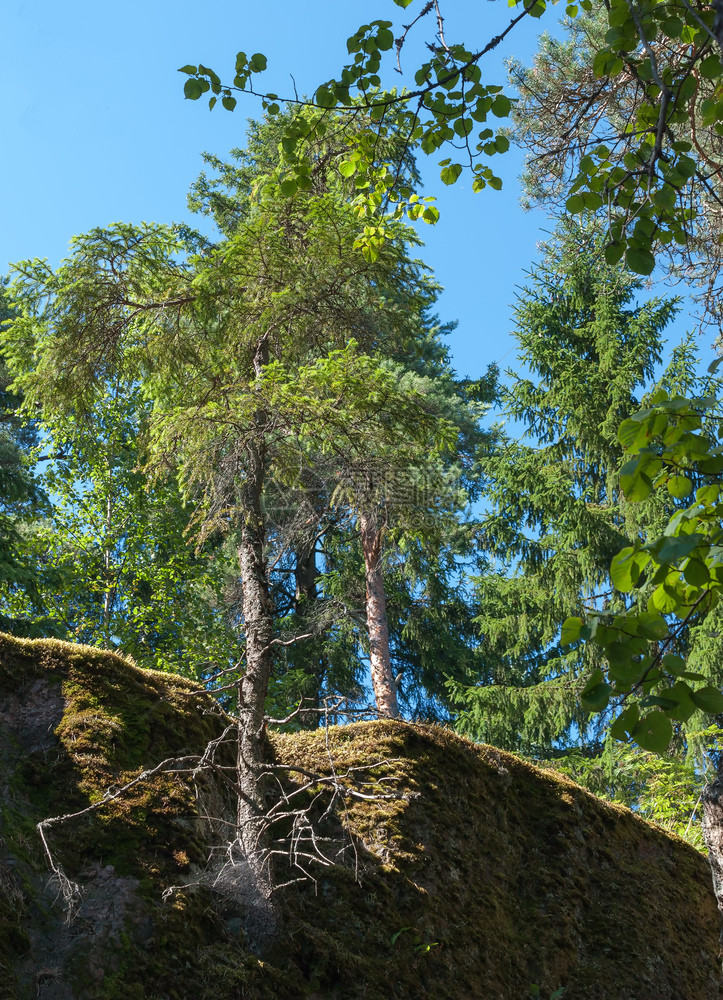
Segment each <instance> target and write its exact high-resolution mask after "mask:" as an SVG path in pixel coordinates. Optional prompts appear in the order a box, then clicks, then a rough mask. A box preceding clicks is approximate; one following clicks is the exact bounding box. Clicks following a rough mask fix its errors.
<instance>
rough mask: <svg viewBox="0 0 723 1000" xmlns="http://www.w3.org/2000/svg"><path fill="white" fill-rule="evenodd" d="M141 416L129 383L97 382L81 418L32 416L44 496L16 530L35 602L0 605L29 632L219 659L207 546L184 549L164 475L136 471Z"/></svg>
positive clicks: (220, 624)
mask: <svg viewBox="0 0 723 1000" xmlns="http://www.w3.org/2000/svg"><path fill="white" fill-rule="evenodd" d="M148 417H149V410H148V407H147V405H146V404H144V402H143V400H142V398H141V396H140V393H139V391H138V389H137V387H134V386H132V385H123V384H120V385H119V384H116V385H113V386H111V385H108V386H106V387H104V388H103V389H102V390H100V391H99V392H98V394H97V395H96V400H95V405H94V407H93V411H92V413H89V414H88V416H87V417H86V418H84V419H82V420H79V419H73V418H72V417H71V419H69V420H67V419H66V420H63V419H61V418H58V417H56V418H55V419H52V418H51V419H49V420H47V421H46V422H44V423H41V424H40V432H41V435H42V444H43V447H42V450H43V452H44V457H45V456H48V457H45V460H44V461H43V463H42V473H41V483H42V486H43V488H44V489H45V490H46V492H47V494H48V496H49V498H50V502H49V504H48V506H47V510H46V511H45V517H43V518H42V519H35V520H28V521H27V522H26V524H25V526H24V548H25V551H26V553H27V556H28V558H30V559H32V560H33V561H34V562H35V563H36V564H37V565H38V566H39V567H40V575H41V580H40V582H39V586H38V594H37V603H39V605H40V608H39V609H34V607H33V602H32V601H31V600H29V598H28V597H27V595H25V594H23V593H21V592H18V591H17V590H16V589H13V588H10V587H3V588H2V590H1V591H0V602H1V603H0V607H2V608H3V609H4V612H5V614H7V615H10V616H11V617H12V618H14V619H18V620H21V621H27V622H28V624H29V627H31V628H32V627H34V628H35V629H36V630H38V631H43V630H44V631H48V630H50V631H52V633H53V634H55V635H58V636H61V637H63V638H69V639H70V638H72V639H74V640H75V641H78V642H83V643H88V644H91V645H98V646H101V647H104V648H115V649H120V650H123V651H124V652H127V653H130V654H132V655H133V656H134V658H135V659H136V661H137V662H138V663H140V664H142V665H144V666H149V667H155V668H156V669H169V670H173V671H175V672H178V673H188V672H191V671H192V670H193V667H192V666H191V665H192V664H198V665H201V664H204V663H206V664H213V663H221V664H222V663H224V662H225V661H226V660H227V658H228V656H229V652H230V650H232V649H233V644H234V638H233V630H232V628H231V622H230V620H229V617H228V615H227V614H226V613H225V609H224V607H223V599H222V589H223V584H224V578H225V574H226V573H228V572H229V567H228V565H226V560H225V559H224V554H223V552H222V550H221V549H219V548H218V547H217V548H216V550H215V551H213V550H212V549H211V547H210V546H209V547H208V550H207V551H206V552H205V553H203V554H201V553H196V554H194V551H193V546H192V545H191V544H190V541H189V539H188V537H187V528H188V522H189V518H190V514H191V510H190V509H184V507H183V505H182V503H181V500H180V497H179V496H178V492H177V490H176V489H175V488H174V485H173V483H172V482H169V481H167V480H166V481H163V482H161V481H159V482H157V483H156V484H155V486H154V487H153V488H152V489H150V488H149V487H150V482H149V480H148V477H147V476H145V475H144V474H143V472H142V471H141V468H140V466H141V464H142V461H143V436H144V430H145V426H146V424H147V421H148Z"/></svg>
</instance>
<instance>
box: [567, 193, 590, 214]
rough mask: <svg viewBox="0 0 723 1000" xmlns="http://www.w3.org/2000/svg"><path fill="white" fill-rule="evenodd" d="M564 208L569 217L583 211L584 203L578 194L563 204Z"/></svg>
mask: <svg viewBox="0 0 723 1000" xmlns="http://www.w3.org/2000/svg"><path fill="white" fill-rule="evenodd" d="M565 208H566V210H567V211H568V212H569V213H570V215H577V214H578V213H579V212H582V211H584V209H585V201H584V199H583V197H582V195H580V194H573V195H571V196H570V197H569V198H568V199H567V201H566V202H565Z"/></svg>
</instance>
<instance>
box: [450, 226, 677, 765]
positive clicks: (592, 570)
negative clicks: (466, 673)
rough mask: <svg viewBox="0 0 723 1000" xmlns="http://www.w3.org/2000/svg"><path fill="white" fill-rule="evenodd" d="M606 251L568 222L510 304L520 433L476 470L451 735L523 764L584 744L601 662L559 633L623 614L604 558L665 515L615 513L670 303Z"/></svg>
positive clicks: (510, 398)
mask: <svg viewBox="0 0 723 1000" xmlns="http://www.w3.org/2000/svg"><path fill="white" fill-rule="evenodd" d="M601 249H602V246H601V241H600V239H599V237H597V238H596V237H595V236H594V234H592V235H591V233H590V232H583V231H581V229H580V227H579V226H577V225H575V224H573V223H563V224H562V225H561V226H560V228H559V229H558V232H557V233H556V235H555V236H554V238H553V239H552V241H551V242H550V243H549V244H548V246H547V248H546V254H545V257H544V260H543V262H542V264H541V265H540V266H539V267H538V268H536V269H535V270H534V271H533V273H532V275H531V281H530V283H529V284H528V285H527V286H526V288H525V289H524V290H523V292H522V294H521V296H520V299H519V302H518V304H517V308H516V314H515V315H516V331H515V334H516V337H517V340H518V341H519V344H520V348H521V350H520V354H519V359H520V362H521V366H520V371H518V372H508V373H507V376H508V384H507V386H506V388H505V389H504V390H503V391H502V394H501V405H502V406H503V407H504V410H505V412H506V414H507V415H508V416H509V417H510V418H511V419H512V420H513V421H516V422H517V423H518V425H519V426H520V427H521V429H522V430H523V432H524V433H523V436H522V437H521V438H519V439H515V438H512V437H511V436H510V437H507V439H506V441H505V442H504V444H503V445H502V446H501V447H499V448H498V449H497V450H496V451H495V452H494V454H492V455H491V456H490V457H489V458H488V459H487V462H486V465H485V474H486V484H487V485H486V494H485V496H486V503H487V504H488V507H489V509H488V512H487V514H486V515H485V517H484V518H483V521H482V524H481V527H480V531H481V544H482V547H483V549H484V552H485V553H486V555H487V558H488V560H489V562H488V568H487V570H486V572H485V573H484V574H482V575H481V576H479V577H478V579H477V580H476V586H475V599H476V605H477V609H478V613H477V619H476V620H477V625H478V627H479V630H480V636H481V653H480V659H481V663H480V669H481V675H480V677H479V679H478V680H477V682H476V683H475V684H474V685H472V686H464V685H461V684H459V683H454V684H453V685H452V691H453V696H454V697H455V698H456V700H457V704H458V705H459V707H460V709H461V711H460V716H459V719H458V726H459V728H460V729H462V730H463V731H465V732H468V733H471V734H473V735H474V736H475V737H477V738H481V739H485V740H487V741H489V742H493V743H495V744H496V745H501V746H506V747H513V748H523V749H525V750H528V751H532V752H541V753H544V752H547V751H546V748H548V749H549V748H551V747H553V746H554V745H557V746H560V745H562V744H564V742H565V741H566V740H569V739H572V738H573V737H576V736H579V735H580V734H583V733H587V734H588V735H589V736H592V735H593V732H592V731H589V729H588V716H587V712H586V711H585V710H583V709H582V708H581V707H580V701H579V695H580V691H581V689H582V687H584V685H585V681H586V678H587V677H588V676H589V674H590V672H591V670H593V669H594V668H595V667H596V666H597V660H596V656H599V654H596V653H595V652H594V651H593V650H592V648H586V649H585V650H584V652H583V653H581V652H580V651H579V650H578V649H569V648H565V647H562V646H561V644H560V626H561V624H562V622H563V621H564V620H565V619H566V618H567V617H568V616H570V615H575V614H579V613H580V608H581V607H588V608H596V607H605V608H610V609H614V608H615V607H622V606H623V605H624V600H625V599H624V597H623V596H622V595H620V594H619V593H617V592H616V591H615V588H614V587H613V586H612V584H611V582H610V575H609V570H610V562H611V559H612V557H613V556H614V555H615V554H616V553H617V552H618V551H619V550H620V549H621V548H622V547H623V546H624V545H626V544H628V542H629V540H630V539H632V538H636V537H640V536H646V535H647V534H649V533H651V532H655V531H656V530H658V529H659V528H660V526H661V525H662V524H664V523H665V521H666V520H667V518H668V516H669V515H670V512H671V510H672V504H673V502H674V501H673V500H672V498H670V497H668V499H667V500H666V499H661V498H660V497H659V496H656V498H654V499H651V500H650V502H649V503H647V504H645V505H631V504H628V503H627V502H626V501H625V499H624V497H623V495H622V493H621V490H620V468H621V464H622V455H623V449H622V446H621V445H620V444H619V442H618V439H617V430H618V427H619V425H620V423H621V421H622V420H623V419H624V418H625V417H627V416H629V415H630V414H631V413H633V412H634V411H635V410H636V409H637V408H638V407H639V405H640V400H641V398H642V396H643V394H644V392H645V390H646V388H649V387H651V386H652V384H653V378H654V375H655V369H656V366H657V365H659V364H660V362H661V351H662V344H663V340H662V337H663V331H664V329H665V327H666V325H667V324H668V323H669V322H670V320H671V319H672V317H673V316H674V314H675V311H676V305H677V303H676V301H675V300H670V299H668V300H660V299H651V300H648V301H645V302H642V303H639V302H638V296H639V295H640V292H641V283H640V279H638V278H637V277H635V276H633V275H631V274H630V273H628V272H626V271H625V270H623V269H621V268H620V267H617V266H610V265H606V264H605V262H604V258H602V253H601ZM685 350H686V349H683V353H684V354H685ZM689 368H690V366H689V365H688V366H686V365H685V364H682V362H681V358H680V351H679V352H677V353H676V354H674V358H673V361H672V362H671V365H670V366H669V369H668V375H667V378H668V380H671V379H672V380H675V379H677V380H678V381H680V380H681V379H687V380H688V382H690V380H691V378H692V377H693V376H692V373H691V372H690V370H689ZM683 369H685V372H687V374H685V373H684V371H683ZM513 426H514V425H513Z"/></svg>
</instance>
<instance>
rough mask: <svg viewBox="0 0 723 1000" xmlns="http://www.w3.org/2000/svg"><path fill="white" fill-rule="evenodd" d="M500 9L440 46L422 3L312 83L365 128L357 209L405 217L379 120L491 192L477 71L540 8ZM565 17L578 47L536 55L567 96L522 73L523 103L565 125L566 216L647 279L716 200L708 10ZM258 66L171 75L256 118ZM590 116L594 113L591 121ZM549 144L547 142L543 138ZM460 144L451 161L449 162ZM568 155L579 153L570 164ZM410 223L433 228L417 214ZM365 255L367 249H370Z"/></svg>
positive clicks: (612, 9) (497, 110)
mask: <svg viewBox="0 0 723 1000" xmlns="http://www.w3.org/2000/svg"><path fill="white" fill-rule="evenodd" d="M410 2H411V0H410ZM397 5H398V6H403V7H406V6H408V4H407V3H398V4H397ZM511 6H512V7H514V8H515V10H514V12H513V16H512V18H511V20H510V22H509V24H508V25H507V27H506V28H505V29H504V30H503V31H502V32H500V34H499V35H497V36H496V37H494V38H490V39H489V40H488V41H487V42H486V44H485V43H484V42H482V43H480V42H479V41H478V40H476V39H468V40H465V41H463V42H461V43H453V42H451V41H449V40H448V39H447V38H446V37H445V33H444V28H443V24H444V22H443V19H442V18H441V13H440V11H439V8H438V5H437V4H426V5H425V6H424V7H423V8H422V9H421V10H420V12H419V14H418V16H417V17H416V18H414V19H413V20H412V21H411V22H410V23H409V24H402V25H401V26H400V27H399V28H397V29H395V26H394V24H393V22H392V21H387V20H372V21H371V22H370V23H368V24H363V25H361V26H360V27H359V28H358V29H357V31H355V32H354V34H352V35H351V36H350V37H349V39H348V40H347V52H348V55H349V57H350V61H348V62H347V63H346V65H345V66H344V67H343V68H342V70H341V71H340V73H339V75H338V76H337V77H336V78H334V79H331V80H328V81H326V82H324V83H322V84H321V85H320V86H318V88H317V89H316V91H315V93H314V96H313V104H314V105H315V106H316V107H317V108H318V109H320V110H321V111H322V113H323V112H327V111H330V110H332V109H337V108H343V109H344V110H345V111H348V112H351V113H354V112H355V111H359V112H361V113H363V114H365V115H368V116H369V118H370V119H371V128H370V130H369V132H370V133H372V135H371V136H367V135H364V136H362V135H361V134H360V136H359V139H358V144H357V148H356V153H355V156H356V159H355V163H354V176H355V178H356V183H357V185H358V186H360V187H361V188H362V191H361V193H360V194H359V196H358V199H357V204H358V206H359V209H360V211H362V212H366V213H371V214H376V213H378V210H379V208H380V207H381V205H382V204H383V203H385V202H386V201H387V200H389V199H391V200H393V201H395V202H396V204H397V210H398V211H399V212H400V213H402V212H408V213H409V214H410V215H411V214H412V211H415V209H413V207H412V203H411V202H410V199H409V192H407V191H402V190H400V191H396V190H395V183H394V171H393V170H390V168H389V167H388V165H386V164H384V163H383V162H382V163H381V165H380V161H379V159H378V157H377V151H376V146H375V143H374V141H373V133H374V131H375V130H376V131H377V132H378V133H379V134H380V135H382V136H384V135H386V134H388V129H389V127H390V122H393V126H392V127H393V129H395V130H396V131H397V132H398V134H400V135H404V136H406V137H407V141H408V142H410V143H412V144H414V145H415V146H418V147H419V148H420V149H421V150H422V151H423V152H424V153H427V154H435V153H437V151H439V150H442V149H443V148H444V147H445V146H447V145H448V144H451V146H452V147H453V149H454V152H452V153H451V155H452V156H453V157H454V162H452V160H451V159H450V158H444V159H443V160H441V161H440V167H441V175H440V176H441V179H442V181H443V183H445V184H453V183H455V181H456V180H457V179H458V177H459V176H460V175H461V173H462V171H463V169H467V170H468V171H470V172H471V174H472V187H473V190H475V191H479V190H482V189H483V188H484V187H486V186H487V185H489V186H490V187H493V188H499V187H500V186H501V181H500V179H499V178H498V177H497V176H496V175H495V174H494V173H493V171H492V168H491V167H490V166H489V164H488V162H487V158H489V157H491V156H493V155H494V154H496V153H498V152H504V151H505V150H506V149H507V148H508V145H509V140H508V137H507V135H506V134H505V132H504V131H503V130H500V129H497V130H496V128H495V126H494V123H493V121H494V119H499V118H503V119H504V118H506V117H507V116H509V114H510V112H511V110H512V108H513V104H514V99H513V98H510V97H509V96H507V95H506V94H504V93H502V90H503V88H502V87H501V86H498V85H496V84H493V85H490V84H488V83H486V82H485V81H484V80H483V74H482V69H481V65H482V63H483V58H484V56H485V55H486V53H488V52H489V51H490V50H491V49H493V48H496V47H497V46H498V45H499V43H500V42H501V41H502V40H503V39H504V38H505V37H506V36H507V34H509V33H510V32H511V31H513V29H514V28H515V26H516V25H517V24H518V23H519V22H520V21H522V20H523V19H524V18H526V17H528V16H529V17H533V18H538V17H541V16H542V15H543V14H544V13H545V11H546V4H545V3H544V2H543V0H532V2H521V0H520V2H517V3H514V2H513V3H511ZM566 13H567V16H568V18H569V19H570V25H571V28H570V30H571V32H572V33H573V36H574V38H575V39H577V41H578V42H579V41H580V39H582V43H583V44H582V48H581V51H580V52H578V51H577V50H576V47H575V44H574V43H573V44H571V45H569V46H567V47H565V46H559V45H558V44H557V43H553V42H551V41H550V40H549V39H548V40H547V41H545V43H544V45H545V47H546V50H547V53H548V54H549V53H551V52H552V51H553V50H554V49H555V48H556V49H557V51H556V53H555V54H556V56H558V58H557V59H553V60H552V61H548V63H547V66H546V67H545V68H548V69H549V68H550V67H552V68H553V69H554V71H555V72H557V74H558V75H557V81H553V84H552V87H553V89H554V82H559V80H560V79H563V78H564V73H565V72H566V70H569V69H570V68H572V69H573V71H574V72H573V79H574V84H573V86H572V87H571V88H568V89H569V96H568V97H567V98H564V99H563V101H562V102H558V101H556V100H553V101H547V100H546V98H545V86H546V82H545V81H544V79H543V81H542V84H543V85H542V86H540V82H541V81H540V79H539V74H538V73H537V70H534V71H532V72H529V73H524V72H523V73H521V82H522V88H521V89H522V100H523V107H527V108H528V109H529V108H530V107H534V106H535V102H537V103H539V105H540V107H541V109H542V112H543V114H542V117H543V119H544V120H545V122H546V120H547V119H549V118H550V117H551V116H552V117H553V119H554V118H555V117H556V116H557V119H558V120H559V119H560V117H561V116H567V119H565V121H564V122H563V125H562V126H560V127H559V128H558V129H557V133H559V134H561V135H562V136H563V137H564V141H562V142H561V143H560V144H559V146H558V145H557V144H554V143H553V144H551V149H552V157H553V160H554V158H555V157H558V159H559V158H560V157H561V158H562V161H563V162H564V161H565V160H566V158H567V157H571V159H572V161H573V173H572V178H571V182H570V183H568V182H567V181H566V182H565V199H566V206H567V211H568V212H570V213H576V212H581V211H583V210H585V211H597V210H600V209H604V210H605V212H606V213H607V215H608V218H609V247H608V249H607V251H606V255H607V260H608V263H615V262H617V261H618V260H620V259H621V258H622V257H623V256H624V257H625V262H626V265H627V267H628V268H629V269H630V270H631V271H633V272H635V273H638V274H643V275H648V274H650V273H651V272H652V270H653V268H654V266H655V259H656V251H657V249H658V248H659V247H661V246H668V245H670V244H678V245H685V244H686V243H687V241H688V237H689V235H690V233H691V229H692V228H694V227H693V226H692V225H691V223H692V220H693V219H694V217H695V215H696V213H698V212H699V211H700V210H701V206H702V205H703V203H704V202H706V201H707V200H710V201H715V200H716V198H717V197H718V196H719V193H720V192H719V190H718V188H719V181H718V179H717V178H718V176H719V167H720V159H719V156H718V150H719V145H720V136H721V134H723V100H721V93H720V90H721V77H722V76H723V68H722V67H721V63H720V54H721V53H720V38H719V37H718V35H717V34H716V32H717V27H716V25H715V24H714V19H715V12H714V8H712V7H709V6H706V5H705V4H703V3H702V2H700V0H696V2H695V3H694V4H692V5H691V4H690V3H688V0H673V3H670V2H668V0H648V2H646V3H643V4H639V5H638V4H635V5H631V4H629V3H627V2H625V0H616V2H615V3H612V4H610V5H606V6H605V7H604V8H603V7H602V5H597V4H595V3H594V2H593V0H584V2H582V3H580V4H579V5H577V4H569V5H568V6H567V8H566ZM405 16H406V15H405ZM438 19H439V20H438ZM590 22H592V25H593V28H592V30H590V29H589V23H590ZM420 24H421V25H425V24H426V25H427V31H428V34H427V39H426V41H427V50H428V53H429V55H428V56H427V57H426V58H425V59H424V60H423V61H422V62H421V63H420V64H419V65H418V66H416V67H414V68H413V69H412V71H411V73H409V75H408V76H407V77H406V78H405V73H406V67H405V66H404V65H403V55H404V47H405V44H406V42H407V40H408V36H409V34H410V32H411V31H412V30H413V29H414V28H415V27H417V28H418V30H423V28H419V27H418V26H419V25H420ZM578 24H580V25H581V27H579V28H578ZM390 57H391V58H393V59H395V60H396V68H397V69H398V70H399V71H400V72H401V73H402V76H403V78H405V84H404V86H403V88H402V89H399V90H396V89H393V90H385V89H384V88H383V85H382V76H381V74H382V72H383V64H384V65H386V63H385V60H388V59H389V58H390ZM265 66H266V59H265V58H264V57H261V56H259V55H256V56H253V57H252V59H251V60H250V61H249V60H248V59H247V57H246V54H245V53H243V52H240V53H239V55H238V57H237V62H236V75H235V77H234V79H233V86H231V85H230V84H229V85H222V84H221V81H220V79H219V77H218V76H217V74H216V73H215V72H214V71H213V70H210V69H208V68H207V67H204V66H201V65H199V66H192V65H189V66H184V67H183V68H182V70H181V72H182V73H184V74H186V75H188V76H189V79H188V80H187V81H186V84H185V93H186V97H189V98H191V99H193V100H197V99H198V98H200V97H201V96H202V95H204V94H206V93H208V92H209V91H211V92H212V94H213V96H212V97H211V98H210V103H211V106H212V107H213V105H214V104H215V102H216V95H218V94H223V95H224V106H225V107H227V108H228V109H229V110H233V108H234V107H235V100H233V99H232V98H231V91H232V89H235V90H237V91H240V92H247V93H250V94H252V95H255V96H256V97H257V98H259V99H260V100H261V102H262V105H263V107H264V108H268V109H271V108H277V107H278V105H277V104H276V101H277V95H276V94H263V93H260V92H258V91H256V90H255V89H254V83H253V81H252V75H253V74H255V73H259V72H261V71H262V70H263V69H264V68H265ZM581 77H582V78H583V84H584V86H583V90H584V89H585V87H587V91H588V93H590V94H591V95H592V96H591V97H590V98H589V99H588V96H587V94H586V93H583V96H582V97H579V95H577V94H573V92H574V88H575V84H577V83H578V82H579V80H580V78H581ZM547 83H548V84H549V81H547ZM548 90H549V87H548ZM558 103H560V104H561V106H562V110H559V109H558ZM591 108H595V110H596V112H597V113H596V114H594V115H591ZM551 109H555V110H551ZM598 109H599V110H598ZM691 123H692V127H691ZM490 125H492V127H490ZM539 126H540V122H539V121H538V122H537V126H535V125H533V126H532V128H533V130H534V128H535V127H537V130H538V134H539ZM555 134H556V133H555V132H554V131H549V130H548V132H547V135H548V136H549V137H552V136H554V135H555ZM579 134H581V135H582V143H577V142H570V138H571V136H572V135H575V136H576V137H577V136H578V135H579ZM298 139H299V135H298V133H297V132H296V130H295V129H294V128H291V129H290V130H289V132H288V137H287V145H289V146H290V147H293V149H294V151H295V155H296V160H295V162H294V163H293V164H292V165H291V166H290V177H291V178H292V179H293V181H294V183H298V182H299V181H301V180H302V179H303V178H304V176H305V175H306V174H307V173H308V168H309V159H308V156H307V154H306V152H305V150H304V148H303V143H302V144H301V146H299V144H298ZM460 146H461V149H462V154H463V155H462V156H461V157H460V156H459V155H457V153H456V150H457V148H459V147H460ZM580 146H582V150H583V154H579V150H580ZM569 150H574V152H573V153H572V154H570V153H569V152H568V151H569ZM460 160H462V161H463V162H459V161H460ZM558 166H559V164H558V165H557V166H556V167H555V168H553V170H554V171H556V172H557V177H558V178H559V177H562V176H564V172H563V171H562V170H559V169H558ZM347 169H348V168H347ZM421 217H422V218H426V220H427V221H435V219H434V217H433V216H431V217H430V216H429V215H426V214H425V213H423V214H422V216H421ZM366 246H367V248H368V250H369V252H372V250H371V249H370V248H371V247H372V244H371V243H367V244H366Z"/></svg>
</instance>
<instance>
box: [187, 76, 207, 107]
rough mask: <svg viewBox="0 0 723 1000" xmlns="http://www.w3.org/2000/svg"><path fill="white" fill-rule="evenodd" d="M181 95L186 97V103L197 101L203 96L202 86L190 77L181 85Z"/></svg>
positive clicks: (198, 81)
mask: <svg viewBox="0 0 723 1000" xmlns="http://www.w3.org/2000/svg"><path fill="white" fill-rule="evenodd" d="M183 93H184V94H185V95H186V100H187V101H197V100H198V99H199V97H200V96H201V94H203V84H202V83H201V81H200V80H199V79H198V78H197V77H195V76H194V77H191V79H190V80H186V82H185V84H184V85H183Z"/></svg>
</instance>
